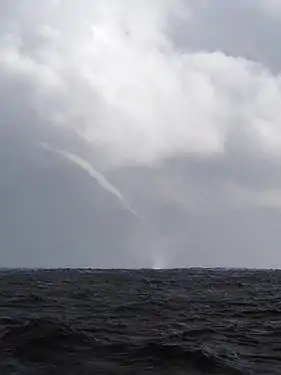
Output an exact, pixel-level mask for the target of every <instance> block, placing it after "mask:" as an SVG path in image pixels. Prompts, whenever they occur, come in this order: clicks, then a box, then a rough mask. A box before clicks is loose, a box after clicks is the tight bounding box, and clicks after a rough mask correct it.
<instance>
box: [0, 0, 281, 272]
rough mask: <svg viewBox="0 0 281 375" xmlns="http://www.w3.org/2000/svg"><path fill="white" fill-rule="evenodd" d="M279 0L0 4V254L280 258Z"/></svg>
mask: <svg viewBox="0 0 281 375" xmlns="http://www.w3.org/2000/svg"><path fill="white" fill-rule="evenodd" d="M280 32H281V2H280V1H279V0H247V1H245V0H243V1H242V0H236V1H232V2H231V1H224V0H196V1H195V0H154V1H150V0H80V1H79V2H77V1H76V0H52V1H51V0H48V1H47V0H42V1H40V2H38V1H37V0H26V1H22V0H14V1H8V0H4V1H1V2H0V99H1V100H0V267H101V268H127V267H130V268H139V267H153V268H169V267H190V266H192V267H193V266H196V267H251V268H280V267H281V252H280V251H279V248H280V246H281V174H280V170H281V168H280V167H281V106H280V103H281V74H280V71H281V52H280V48H279V41H278V35H280Z"/></svg>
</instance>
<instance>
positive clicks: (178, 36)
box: [172, 0, 281, 73]
mask: <svg viewBox="0 0 281 375" xmlns="http://www.w3.org/2000/svg"><path fill="white" fill-rule="evenodd" d="M273 3H274V2H270V1H263V0H257V1H256V0H249V1H244V0H237V1H235V2H231V1H223V0H214V1H207V2H206V3H205V6H202V7H200V8H199V9H198V10H197V12H196V13H195V16H194V17H193V18H192V19H191V20H190V22H188V23H185V24H184V23H183V22H181V23H178V25H177V26H176V27H175V28H174V30H173V31H172V33H173V38H174V40H175V43H177V44H178V46H179V47H181V48H183V49H186V48H187V49H191V50H194V51H196V50H206V51H217V50H220V51H223V52H224V53H226V54H227V55H233V56H243V57H245V58H247V59H249V60H253V61H257V62H261V63H262V64H264V65H265V66H266V67H268V68H269V69H271V70H272V71H273V72H275V73H278V72H280V71H281V52H280V48H279V42H278V38H277V35H279V34H280V32H281V24H280V8H279V11H278V9H277V14H276V11H275V9H274V8H273ZM271 7H272V8H271ZM267 8H268V12H266V9H267ZM278 13H279V14H278Z"/></svg>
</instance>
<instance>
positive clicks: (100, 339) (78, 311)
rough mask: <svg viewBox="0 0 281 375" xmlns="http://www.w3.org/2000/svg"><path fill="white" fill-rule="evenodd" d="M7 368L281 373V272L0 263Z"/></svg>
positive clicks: (0, 328) (1, 358)
mask: <svg viewBox="0 0 281 375" xmlns="http://www.w3.org/2000/svg"><path fill="white" fill-rule="evenodd" d="M0 374H1V375H2V374H3V375H4V374H34V375H35V374H36V375H40V374H42V375H43V374H54V375H56V374H64V375H76V374H77V375H78V374H81V375H82V374H91V375H92V374H93V375H94V374H110V375H111V374H112V375H113V374H132V375H133V374H164V375H165V374H178V375H183V374H190V375H199V374H220V375H236V374H237V375H240V374H241V375H242V374H243V375H244V374H245V375H246V374H262V375H267V374H268V375H269V374H278V375H280V374H281V272H280V271H247V270H240V271H238V270H229V271H225V270H200V269H191V270H170V271H151V270H141V271H128V270H120V271H114V270H113V271H102V270H92V271H79V270H76V271H73V270H58V271H43V270H41V271H5V270H2V271H1V272H0Z"/></svg>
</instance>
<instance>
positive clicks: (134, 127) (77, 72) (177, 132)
mask: <svg viewBox="0 0 281 375" xmlns="http://www.w3.org/2000/svg"><path fill="white" fill-rule="evenodd" d="M30 4H33V3H32V2H31V3H30ZM183 4H184V3H183V2H181V1H172V0H170V1H169V0H166V1H164V2H163V1H161V2H160V1H156V2H154V3H153V4H152V3H151V2H148V1H145V2H143V1H142V2H140V1H139V2H137V3H136V4H135V3H134V6H132V4H131V2H128V1H126V0H119V1H117V2H116V1H115V2H112V1H109V0H107V1H102V2H101V1H96V2H95V3H94V4H93V3H92V2H90V1H86V0H85V1H83V2H80V3H79V5H78V3H76V2H71V1H70V2H69V1H67V2H66V1H61V2H59V3H57V5H55V6H53V8H52V6H51V5H49V12H46V9H44V12H45V13H44V22H45V23H44V24H40V25H36V24H35V26H36V27H37V29H36V28H35V30H34V32H35V33H36V32H38V33H39V34H40V33H41V34H40V35H41V38H42V40H44V43H42V47H41V46H40V45H36V48H35V50H34V51H33V53H32V51H31V52H30V53H25V52H24V51H25V48H24V44H25V43H28V41H24V40H22V39H20V36H19V35H15V36H10V37H7V36H6V38H4V39H2V43H1V49H0V53H1V66H2V69H6V71H7V73H9V74H14V75H16V74H20V75H26V77H28V78H29V79H31V81H32V84H33V85H34V86H35V95H34V98H33V101H34V102H33V105H34V106H35V107H36V108H37V110H38V111H39V112H40V113H41V114H42V115H43V116H46V117H48V118H49V120H50V121H55V120H56V121H57V122H60V124H62V125H63V126H67V127H70V128H71V129H72V130H74V131H75V132H77V133H78V134H79V135H81V136H83V137H85V139H86V140H87V141H89V142H91V143H93V146H95V145H96V144H97V145H99V146H100V147H101V145H102V148H103V150H104V153H105V157H107V158H109V160H111V162H113V163H116V162H117V163H119V162H120V163H121V164H122V163H125V164H130V163H132V164H143V163H144V164H145V163H148V164H150V163H153V162H156V161H158V160H159V159H160V160H161V158H163V157H166V156H167V155H173V154H177V153H187V154H188V153H198V154H199V155H207V156H208V155H212V154H216V153H222V152H225V151H226V145H227V143H228V142H229V141H231V137H232V135H233V133H237V132H241V134H242V135H243V137H246V138H247V145H246V147H250V148H253V147H255V148H257V149H258V152H264V153H267V154H268V155H272V156H274V157H275V156H277V157H279V154H280V150H281V148H280V146H281V135H280V134H281V133H280V131H279V127H280V121H281V120H280V118H281V116H280V112H281V110H280V105H279V103H280V100H281V79H280V77H279V76H274V75H272V74H271V73H270V72H269V71H267V70H266V69H265V68H263V67H262V66H259V65H258V64H256V63H252V62H249V61H247V60H245V59H243V58H234V57H230V56H226V55H224V54H223V53H222V52H213V53H204V52H193V53H191V52H190V53H189V52H182V51H179V50H177V48H176V46H175V45H173V43H172V41H171V39H170V38H169V33H168V31H169V29H168V24H167V21H168V20H169V19H170V17H171V16H172V15H173V16H174V17H175V13H176V12H174V8H175V9H178V8H177V5H181V6H183ZM28 11H30V12H31V8H30V9H28V7H27V10H26V14H27V15H29V12H28ZM36 11H39V10H38V9H37V10H36ZM40 19H41V18H40ZM26 21H29V19H28V20H26ZM28 27H30V25H28ZM22 51H23V52H22ZM48 101H50V102H51V103H53V102H56V107H57V108H52V107H51V106H50V105H46V103H48ZM58 103H59V105H58ZM45 108H47V111H46V110H45Z"/></svg>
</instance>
